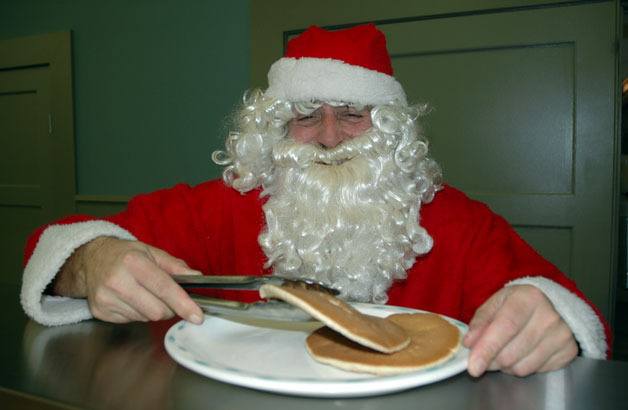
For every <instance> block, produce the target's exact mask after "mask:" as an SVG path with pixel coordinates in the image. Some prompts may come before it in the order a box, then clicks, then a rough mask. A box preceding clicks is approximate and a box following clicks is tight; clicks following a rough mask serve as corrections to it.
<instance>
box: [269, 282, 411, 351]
mask: <svg viewBox="0 0 628 410" xmlns="http://www.w3.org/2000/svg"><path fill="white" fill-rule="evenodd" d="M259 293H260V296H261V297H263V298H275V299H281V300H283V301H285V302H287V303H290V304H291V305H294V306H296V307H298V308H301V309H303V310H304V311H306V312H307V313H309V314H310V315H312V316H313V317H314V318H316V319H318V320H320V321H321V322H323V323H324V324H325V325H326V326H328V327H330V328H331V329H333V330H335V331H336V332H339V333H341V334H342V335H343V336H345V337H347V338H349V339H351V340H353V341H355V342H357V343H359V344H360V345H363V346H366V347H369V348H371V349H374V350H377V351H378V352H384V353H392V352H396V351H398V350H401V349H403V348H405V347H406V346H408V344H409V343H410V337H409V336H408V335H407V334H406V332H405V331H404V329H402V328H401V327H400V326H399V325H397V324H395V323H394V322H392V321H390V320H386V319H382V318H380V317H376V316H370V315H365V314H363V313H360V312H358V311H357V310H356V309H354V308H353V307H351V306H350V305H348V304H347V303H345V302H343V301H342V300H340V299H338V298H336V297H334V296H332V295H329V294H327V293H323V292H318V291H315V290H307V289H297V288H292V287H285V286H275V285H263V286H261V287H260V290H259Z"/></svg>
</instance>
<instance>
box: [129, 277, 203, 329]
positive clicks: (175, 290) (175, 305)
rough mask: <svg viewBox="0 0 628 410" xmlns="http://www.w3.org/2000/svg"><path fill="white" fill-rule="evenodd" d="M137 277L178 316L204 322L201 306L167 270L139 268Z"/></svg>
mask: <svg viewBox="0 0 628 410" xmlns="http://www.w3.org/2000/svg"><path fill="white" fill-rule="evenodd" d="M136 279H137V280H138V283H139V284H140V285H141V286H143V287H144V288H145V289H146V290H148V291H149V292H150V293H152V294H153V295H154V296H156V297H157V298H158V299H160V300H161V301H163V303H165V304H166V306H168V307H169V308H170V309H172V311H173V312H174V313H175V314H177V315H178V316H180V317H182V318H183V319H185V320H187V321H190V322H192V323H195V324H201V323H203V311H202V310H201V308H200V307H199V306H198V305H197V304H196V303H194V301H193V300H192V299H191V298H190V296H189V295H188V294H187V292H186V291H184V290H183V289H182V288H181V287H180V286H179V285H177V284H176V283H175V281H174V280H173V279H172V278H171V277H170V275H169V274H168V273H167V272H165V271H163V270H161V269H160V268H158V267H156V266H154V267H152V268H151V269H149V270H146V269H142V270H139V271H138V272H137V274H136Z"/></svg>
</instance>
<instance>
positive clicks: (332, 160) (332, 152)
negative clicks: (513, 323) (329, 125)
mask: <svg viewBox="0 0 628 410" xmlns="http://www.w3.org/2000/svg"><path fill="white" fill-rule="evenodd" d="M374 148H375V146H374V144H373V139H372V133H371V132H368V131H367V132H366V133H364V134H363V135H361V136H359V137H355V138H352V139H350V140H346V141H343V142H342V143H340V144H338V145H337V146H335V147H332V148H327V147H324V146H322V145H320V144H313V143H300V142H296V141H294V140H293V139H291V138H288V139H285V140H283V141H280V142H279V143H277V144H276V145H275V146H274V148H273V154H272V155H273V162H274V163H275V164H276V165H278V166H283V167H297V168H307V167H308V166H310V165H312V164H315V163H318V164H325V165H341V164H343V163H344V162H347V161H350V160H352V159H353V158H355V157H357V156H361V155H367V154H369V153H371V152H373V151H374Z"/></svg>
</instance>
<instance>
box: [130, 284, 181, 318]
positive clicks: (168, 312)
mask: <svg viewBox="0 0 628 410" xmlns="http://www.w3.org/2000/svg"><path fill="white" fill-rule="evenodd" d="M126 300H127V303H128V305H129V306H130V307H131V308H133V309H134V310H135V311H137V312H139V313H140V314H141V315H143V316H144V317H146V318H147V319H148V320H150V321H153V322H155V321H158V320H165V319H170V318H171V317H173V316H174V312H173V311H172V309H170V308H169V307H168V306H167V305H166V304H165V303H163V302H162V301H161V300H159V299H158V298H157V297H155V295H153V294H152V293H151V292H149V291H148V290H146V289H145V288H144V287H143V286H137V289H136V290H135V292H134V294H133V296H132V297H131V296H129V297H128V298H127V299H126Z"/></svg>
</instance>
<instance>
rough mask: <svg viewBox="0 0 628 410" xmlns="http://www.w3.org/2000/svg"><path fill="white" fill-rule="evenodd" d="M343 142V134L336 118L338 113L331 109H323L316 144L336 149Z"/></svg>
mask: <svg viewBox="0 0 628 410" xmlns="http://www.w3.org/2000/svg"><path fill="white" fill-rule="evenodd" d="M343 140H344V137H343V132H342V129H341V127H340V124H339V123H338V119H337V118H336V113H335V112H334V110H333V109H331V107H326V106H325V107H322V118H321V123H320V126H319V130H318V133H317V135H316V142H318V143H319V144H321V145H323V146H325V147H327V148H334V147H335V146H337V145H338V144H340V143H341V142H342V141H343Z"/></svg>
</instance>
